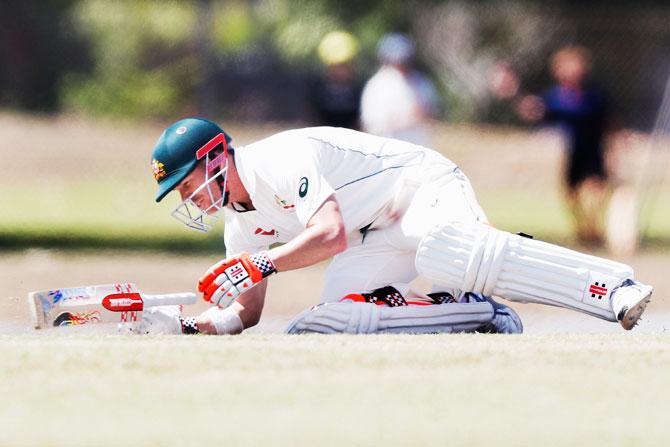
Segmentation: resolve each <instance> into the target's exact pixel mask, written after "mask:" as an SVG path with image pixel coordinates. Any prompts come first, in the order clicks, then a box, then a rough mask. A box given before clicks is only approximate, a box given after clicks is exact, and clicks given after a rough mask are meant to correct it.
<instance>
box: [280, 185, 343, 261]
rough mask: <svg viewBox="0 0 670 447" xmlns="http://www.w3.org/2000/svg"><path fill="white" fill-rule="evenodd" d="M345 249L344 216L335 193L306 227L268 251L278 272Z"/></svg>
mask: <svg viewBox="0 0 670 447" xmlns="http://www.w3.org/2000/svg"><path fill="white" fill-rule="evenodd" d="M346 249H347V235H346V230H345V228H344V219H343V218H342V213H341V212H340V206H339V204H338V203H337V199H336V198H335V194H332V195H331V196H330V197H328V198H327V199H326V200H325V201H324V202H323V204H321V206H320V207H319V209H318V210H317V211H316V212H315V213H314V215H313V216H312V217H311V218H310V219H309V222H307V228H305V230H304V231H303V232H302V233H300V234H299V235H298V236H297V237H295V238H293V239H292V240H291V241H289V242H288V243H286V244H284V245H282V246H280V247H276V248H273V249H272V250H270V251H269V252H268V256H269V258H270V259H271V260H272V262H273V264H274V265H275V268H276V269H277V271H279V272H282V271H286V270H294V269H299V268H303V267H308V266H310V265H313V264H316V263H317V262H321V261H323V260H325V259H328V258H330V257H331V256H335V255H336V254H338V253H340V252H343V251H344V250H346Z"/></svg>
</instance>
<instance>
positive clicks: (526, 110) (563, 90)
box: [517, 46, 608, 245]
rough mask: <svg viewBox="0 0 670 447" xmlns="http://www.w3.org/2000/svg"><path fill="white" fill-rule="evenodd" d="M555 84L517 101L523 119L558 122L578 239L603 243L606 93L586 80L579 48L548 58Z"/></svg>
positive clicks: (586, 56) (586, 65)
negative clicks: (564, 139) (539, 92)
mask: <svg viewBox="0 0 670 447" xmlns="http://www.w3.org/2000/svg"><path fill="white" fill-rule="evenodd" d="M551 73H552V76H553V77H554V79H555V80H556V84H555V85H554V86H552V87H551V88H549V90H547V91H546V92H545V93H544V94H543V95H542V96H532V95H529V96H525V97H523V98H522V99H521V100H520V101H519V102H518V105H517V111H518V114H519V116H520V117H521V118H522V119H523V120H525V121H527V122H543V123H546V124H550V125H557V126H558V127H559V128H560V129H561V130H562V132H563V133H564V135H565V137H566V139H567V148H566V149H567V151H566V160H565V167H564V181H565V194H566V198H567V201H568V205H569V207H570V211H571V213H572V216H573V220H574V223H575V228H576V233H577V238H578V240H579V241H580V242H581V243H583V244H587V245H600V244H602V242H603V241H604V234H603V218H604V213H605V210H606V204H607V200H606V199H607V186H608V184H607V179H608V175H607V170H606V168H605V142H604V140H605V134H606V131H607V125H608V108H607V107H608V104H607V97H606V96H605V94H604V92H603V91H602V90H601V89H600V88H598V87H597V86H596V85H595V83H593V82H592V80H591V79H590V78H589V75H590V73H591V56H590V53H589V51H588V50H586V49H585V48H584V47H580V46H568V47H564V48H561V49H559V50H558V51H557V52H555V53H554V54H553V55H552V57H551Z"/></svg>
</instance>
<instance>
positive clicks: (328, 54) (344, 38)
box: [318, 31, 358, 65]
mask: <svg viewBox="0 0 670 447" xmlns="http://www.w3.org/2000/svg"><path fill="white" fill-rule="evenodd" d="M318 51H319V59H321V62H323V63H324V64H325V65H333V64H341V63H343V62H349V61H350V60H351V59H353V58H354V56H356V53H357V52H358V41H357V40H356V38H355V37H354V36H352V35H351V34H349V33H348V32H346V31H331V32H330V33H328V34H326V36H325V37H324V38H323V39H322V40H321V43H320V44H319V49H318Z"/></svg>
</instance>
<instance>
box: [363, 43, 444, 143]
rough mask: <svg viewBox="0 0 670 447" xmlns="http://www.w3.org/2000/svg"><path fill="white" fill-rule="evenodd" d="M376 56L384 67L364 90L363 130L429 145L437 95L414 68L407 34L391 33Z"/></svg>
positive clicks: (426, 79)
mask: <svg viewBox="0 0 670 447" xmlns="http://www.w3.org/2000/svg"><path fill="white" fill-rule="evenodd" d="M377 56H378V58H379V62H380V64H381V66H380V68H379V70H378V71H377V72H376V73H375V74H374V75H373V76H372V77H371V78H370V79H369V80H368V82H367V83H366V84H365V87H364V88H363V96H362V99H361V122H362V125H363V130H365V131H366V132H369V133H372V134H374V135H379V136H384V137H389V138H397V139H400V140H405V141H409V142H412V143H416V144H421V145H428V144H429V139H430V138H429V121H430V120H431V119H432V118H435V117H436V116H437V113H438V95H437V91H436V89H435V86H434V85H433V83H432V82H431V81H430V79H428V77H426V76H425V75H424V74H422V73H420V72H419V71H417V70H416V69H415V68H414V67H413V65H412V62H413V58H414V44H413V43H412V41H411V40H410V39H409V38H408V37H407V36H405V35H404V34H399V33H393V34H388V35H386V36H384V37H383V38H382V40H381V41H380V42H379V46H378V48H377Z"/></svg>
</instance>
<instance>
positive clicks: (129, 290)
mask: <svg viewBox="0 0 670 447" xmlns="http://www.w3.org/2000/svg"><path fill="white" fill-rule="evenodd" d="M195 301H196V295H195V294H193V293H178V294H166V295H145V294H142V293H141V292H140V290H139V289H138V288H137V286H136V285H135V284H132V283H119V284H103V285H92V286H82V287H68V288H60V289H53V290H42V291H35V292H30V293H29V294H28V306H29V308H30V313H31V317H32V322H33V326H34V327H35V329H45V328H51V327H63V326H81V325H90V324H99V323H133V322H136V321H140V320H141V318H142V311H143V310H144V308H145V307H149V306H161V305H172V304H193V303H194V302H195Z"/></svg>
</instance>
